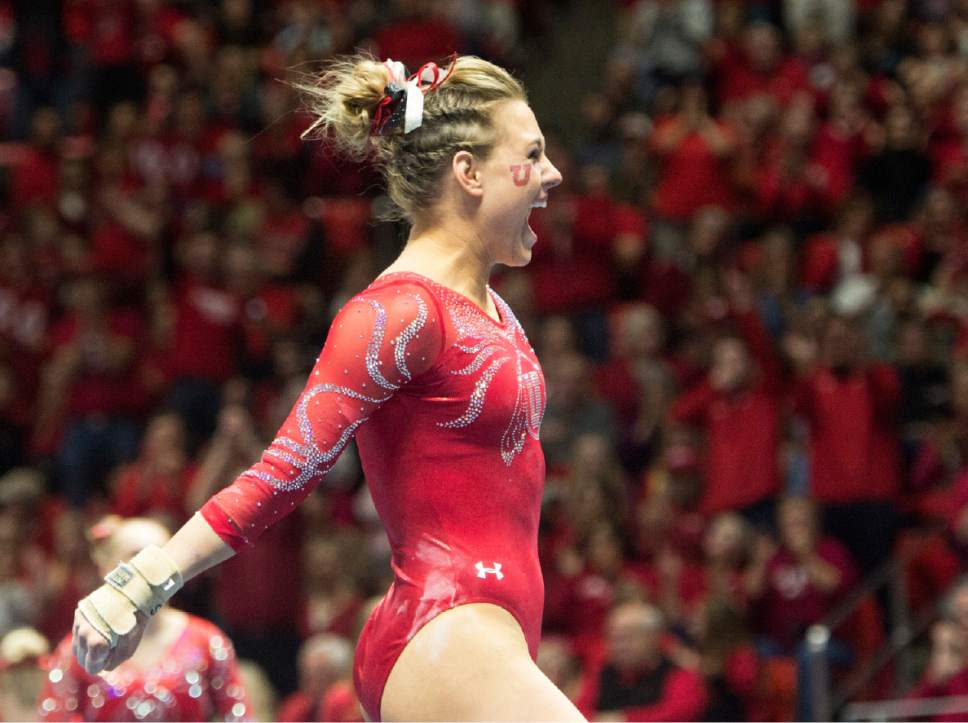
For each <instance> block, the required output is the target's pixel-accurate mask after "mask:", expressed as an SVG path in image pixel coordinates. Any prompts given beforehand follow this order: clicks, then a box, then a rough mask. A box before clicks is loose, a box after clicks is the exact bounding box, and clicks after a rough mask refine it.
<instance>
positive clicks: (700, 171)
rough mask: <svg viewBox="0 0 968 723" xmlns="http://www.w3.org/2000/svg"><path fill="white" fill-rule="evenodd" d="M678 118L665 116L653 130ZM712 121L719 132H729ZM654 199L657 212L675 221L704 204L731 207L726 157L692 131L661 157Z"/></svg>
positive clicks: (659, 131) (691, 213)
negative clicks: (719, 154) (718, 154)
mask: <svg viewBox="0 0 968 723" xmlns="http://www.w3.org/2000/svg"><path fill="white" fill-rule="evenodd" d="M681 122H682V121H681V120H680V119H679V118H678V117H672V118H664V119H662V120H660V121H659V122H658V123H657V124H656V130H655V134H659V133H663V132H665V129H666V128H667V127H668V126H669V125H671V124H674V123H681ZM712 122H713V123H715V124H716V125H717V126H719V131H720V133H724V134H726V135H731V134H732V131H731V130H730V129H729V128H728V127H727V126H725V125H724V124H722V123H719V122H718V121H712ZM653 203H654V204H655V210H656V213H657V214H659V215H660V216H662V217H664V218H668V219H674V220H677V221H688V220H689V219H690V218H692V216H693V214H694V213H696V211H698V210H699V209H700V208H702V207H703V206H722V207H723V208H726V209H731V208H732V207H733V203H734V198H733V190H732V177H731V175H730V171H729V165H728V163H727V160H726V159H724V158H721V157H719V156H717V155H716V154H715V153H713V151H712V149H711V148H710V147H709V144H708V143H707V142H706V140H705V139H704V138H703V137H702V135H701V134H700V133H699V132H697V131H692V132H691V133H690V134H689V135H687V136H686V137H685V139H683V141H682V142H681V143H680V144H679V146H678V148H676V149H675V150H673V151H671V152H670V153H667V154H666V155H665V156H664V157H663V158H662V170H661V171H660V172H659V178H658V181H657V182H656V189H655V197H654V199H653Z"/></svg>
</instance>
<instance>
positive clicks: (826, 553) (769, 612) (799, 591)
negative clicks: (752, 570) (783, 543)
mask: <svg viewBox="0 0 968 723" xmlns="http://www.w3.org/2000/svg"><path fill="white" fill-rule="evenodd" d="M816 552H817V555H818V556H819V557H820V558H821V559H822V560H824V561H825V562H827V563H829V564H830V565H833V566H834V567H836V568H837V569H838V570H839V571H840V575H841V579H840V585H839V586H838V587H837V589H836V590H833V591H832V592H829V593H824V592H821V591H820V590H819V589H817V587H816V586H814V584H813V582H811V580H810V576H809V575H808V574H807V571H806V570H805V569H804V567H803V565H802V564H801V563H800V562H799V560H797V558H796V557H794V555H793V553H791V552H789V551H787V550H786V549H783V548H780V549H779V550H777V551H776V552H775V553H774V554H773V557H772V558H770V561H769V562H768V563H767V568H766V576H767V577H766V588H765V590H764V591H763V596H762V598H761V599H760V601H759V603H758V607H759V610H760V613H759V615H757V616H755V617H754V619H755V620H757V621H758V622H759V625H760V629H761V631H762V632H763V633H764V634H765V635H767V636H769V637H770V638H771V639H772V640H774V641H776V642H777V643H778V644H779V645H781V646H783V647H784V648H786V649H789V650H792V649H793V647H795V646H796V644H797V643H798V642H799V641H800V639H801V638H802V637H803V633H804V632H805V631H806V629H807V628H808V627H809V626H811V625H813V624H814V623H816V622H819V621H820V620H822V619H823V617H824V616H825V615H826V614H827V613H828V612H830V610H831V609H832V608H833V606H834V604H835V603H836V602H837V600H838V599H839V598H840V596H841V595H843V593H844V592H845V591H847V590H850V588H851V587H852V586H853V584H854V580H855V579H856V577H857V574H856V572H855V570H854V565H853V563H852V562H851V559H850V555H849V553H848V552H847V550H846V549H844V547H843V546H842V545H841V544H840V543H839V542H837V541H836V540H834V539H833V538H830V537H828V538H824V539H822V540H820V542H819V543H818V544H817V551H816Z"/></svg>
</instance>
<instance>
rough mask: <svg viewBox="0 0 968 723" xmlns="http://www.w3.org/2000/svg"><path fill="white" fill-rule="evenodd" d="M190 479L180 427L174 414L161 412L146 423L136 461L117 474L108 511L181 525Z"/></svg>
mask: <svg viewBox="0 0 968 723" xmlns="http://www.w3.org/2000/svg"><path fill="white" fill-rule="evenodd" d="M194 476H195V466H194V465H193V464H192V463H191V460H190V458H189V456H188V449H187V442H186V439H185V427H184V424H183V423H182V420H181V418H180V417H179V416H178V415H176V414H174V413H171V412H162V413H161V414H159V415H157V416H155V417H154V419H152V420H151V421H150V422H149V423H148V428H147V430H145V435H144V439H143V440H142V445H141V455H140V456H139V458H138V459H137V460H136V461H134V462H132V463H131V464H128V465H125V466H123V467H121V469H120V470H119V471H118V475H117V478H116V480H115V482H114V500H113V503H112V511H113V512H114V513H115V514H117V515H120V516H122V517H158V518H161V519H162V520H164V521H165V522H167V523H169V524H172V525H176V524H181V523H183V522H184V521H185V520H187V519H188V510H187V509H186V506H185V503H186V497H187V495H188V491H189V489H190V487H191V484H192V479H193V477H194Z"/></svg>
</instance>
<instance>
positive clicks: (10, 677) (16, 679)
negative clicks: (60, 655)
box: [0, 628, 50, 721]
mask: <svg viewBox="0 0 968 723" xmlns="http://www.w3.org/2000/svg"><path fill="white" fill-rule="evenodd" d="M49 652H50V643H48V642H47V639H46V638H44V636H43V635H41V634H40V633H39V632H37V631H36V630H34V629H33V628H14V629H13V630H11V631H10V632H8V633H7V634H6V635H4V636H3V637H2V638H0V718H3V720H8V721H13V720H34V718H35V717H36V715H37V697H38V696H39V695H40V689H41V687H42V686H43V684H44V671H43V669H42V667H41V663H42V661H43V659H44V657H45V656H46V655H47V654H48V653H49Z"/></svg>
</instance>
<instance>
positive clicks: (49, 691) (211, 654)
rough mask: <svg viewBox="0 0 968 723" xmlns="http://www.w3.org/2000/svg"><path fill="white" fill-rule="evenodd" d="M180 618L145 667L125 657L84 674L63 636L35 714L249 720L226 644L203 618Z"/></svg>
mask: <svg viewBox="0 0 968 723" xmlns="http://www.w3.org/2000/svg"><path fill="white" fill-rule="evenodd" d="M186 617H187V618H188V619H187V624H186V626H185V629H184V631H183V632H182V634H181V635H180V636H179V637H178V639H177V640H176V641H175V642H174V643H172V645H171V647H170V648H168V650H167V651H165V653H164V655H162V656H161V657H160V658H159V659H158V660H156V661H154V662H153V663H152V664H151V665H150V666H148V667H147V668H144V669H142V668H139V667H138V666H137V665H135V664H134V663H133V662H132V661H131V660H126V661H125V662H123V663H121V665H119V666H118V667H117V668H115V669H114V670H112V671H110V672H104V673H101V674H100V675H89V674H88V673H87V672H85V670H84V669H83V668H81V666H80V665H78V663H77V660H76V659H75V658H74V654H73V653H72V652H71V636H70V635H68V636H67V637H66V638H64V640H62V641H61V643H60V645H58V646H57V650H55V651H54V654H53V655H52V656H51V659H50V662H49V672H48V674H47V678H46V680H45V682H44V690H43V692H42V693H41V695H40V706H39V710H38V714H39V716H40V720H44V721H203V720H226V721H238V720H252V719H253V718H252V711H251V710H250V708H249V701H248V699H247V696H246V692H245V688H243V686H242V680H241V678H240V677H239V671H238V668H237V666H236V663H235V652H234V650H233V649H232V643H231V642H229V640H228V639H227V638H226V637H225V636H224V635H223V634H222V631H221V630H219V629H218V628H217V627H215V626H214V625H212V624H211V623H210V622H208V621H206V620H202V619H201V618H196V617H194V616H193V615H187V616H186Z"/></svg>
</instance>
